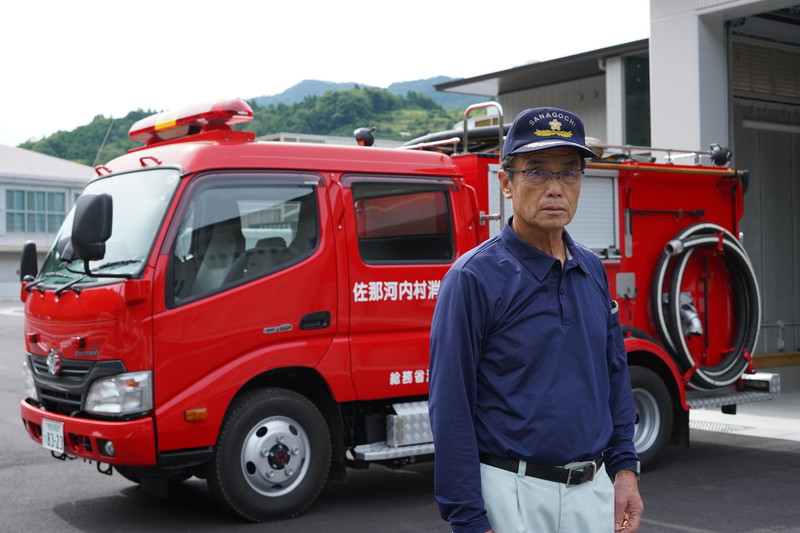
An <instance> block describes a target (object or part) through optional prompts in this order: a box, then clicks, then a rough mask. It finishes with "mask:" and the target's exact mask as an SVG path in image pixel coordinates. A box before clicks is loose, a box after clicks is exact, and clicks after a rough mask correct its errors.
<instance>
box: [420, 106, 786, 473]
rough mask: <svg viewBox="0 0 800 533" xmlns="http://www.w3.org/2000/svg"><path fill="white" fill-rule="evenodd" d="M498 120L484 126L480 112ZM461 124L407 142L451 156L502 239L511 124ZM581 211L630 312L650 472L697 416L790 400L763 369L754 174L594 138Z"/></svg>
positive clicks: (576, 228)
mask: <svg viewBox="0 0 800 533" xmlns="http://www.w3.org/2000/svg"><path fill="white" fill-rule="evenodd" d="M482 108H489V109H490V110H492V111H493V112H491V113H489V114H488V116H486V117H479V119H478V120H477V121H475V122H484V123H491V122H492V117H494V124H491V125H484V126H475V124H474V123H470V121H469V116H470V114H471V113H473V112H475V111H478V110H481V109H482ZM463 118H464V120H463V122H462V124H461V126H459V127H457V128H455V129H453V130H450V131H444V132H437V133H433V134H429V135H426V136H424V137H420V138H418V139H415V140H412V141H409V142H408V143H407V145H406V148H407V149H422V150H434V151H437V152H441V153H445V154H448V155H450V156H451V157H452V158H453V161H454V162H455V163H456V164H457V165H458V166H459V168H461V170H462V172H463V173H464V176H465V180H466V181H467V183H469V184H471V185H472V186H473V187H474V188H475V189H476V191H478V194H477V196H478V221H477V224H476V226H477V227H478V228H479V229H478V233H479V240H483V239H486V238H488V237H489V236H491V235H494V234H495V233H497V232H499V231H500V229H501V227H502V225H503V224H504V222H505V220H506V219H507V217H508V216H510V215H511V210H512V206H511V203H510V201H509V200H507V199H504V197H503V195H501V194H500V191H499V186H498V181H497V171H498V169H499V160H498V157H497V153H498V152H500V151H501V146H502V139H503V136H504V133H505V131H506V130H507V128H508V126H504V125H503V124H504V121H503V110H502V107H501V106H500V105H499V104H497V103H496V102H486V103H481V104H476V105H473V106H471V107H470V108H468V109H467V110H466V112H465V113H464V117H463ZM595 144H596V145H595V146H593V149H594V150H595V152H597V153H599V157H598V158H597V159H594V160H591V161H589V162H588V163H587V168H586V172H585V175H584V179H583V182H582V185H581V196H580V205H579V207H578V209H577V213H576V215H575V218H574V219H573V221H572V222H571V223H570V224H569V225H568V226H567V230H568V231H569V232H570V234H571V235H572V237H573V238H574V239H575V240H576V241H578V242H580V243H582V244H583V245H585V246H587V247H589V248H591V249H592V250H593V251H594V252H595V253H596V254H597V255H598V256H599V257H600V259H601V260H602V262H603V264H604V266H605V268H606V272H607V274H608V277H609V286H610V290H611V297H612V298H614V299H615V300H616V301H617V302H618V304H619V308H620V322H621V324H622V329H623V333H624V335H625V345H626V350H627V352H628V364H629V369H630V374H631V381H632V385H633V393H634V400H635V403H636V410H637V423H636V432H635V436H634V443H635V445H636V449H637V452H638V453H639V455H640V457H641V459H642V464H643V465H644V466H645V467H649V466H652V465H653V463H654V462H655V461H656V460H657V459H658V458H659V456H660V455H661V454H662V452H663V451H664V448H665V447H666V446H667V445H668V444H670V443H672V444H683V445H688V442H689V411H690V409H693V408H720V409H722V410H723V411H724V412H726V413H731V414H733V413H735V412H736V406H737V405H738V404H741V403H745V402H752V401H761V400H769V399H773V398H776V397H778V396H779V395H780V375H779V374H773V373H766V372H756V369H755V368H754V366H753V362H752V353H753V350H754V349H755V346H756V341H757V338H758V333H759V329H760V321H761V302H760V294H759V288H758V280H757V279H756V275H755V272H754V270H753V266H752V264H751V262H750V259H749V257H748V255H747V252H746V250H745V248H744V246H743V244H742V236H741V235H740V232H739V225H740V221H741V218H742V216H743V195H744V194H745V192H746V190H747V185H748V181H749V179H750V176H749V173H748V172H747V171H744V170H737V169H734V168H731V167H730V160H731V156H732V154H731V152H730V151H729V150H728V149H726V148H724V147H721V146H719V145H712V146H711V147H710V149H709V150H708V151H681V150H672V149H658V148H652V147H634V146H609V145H603V144H602V143H601V142H600V141H595Z"/></svg>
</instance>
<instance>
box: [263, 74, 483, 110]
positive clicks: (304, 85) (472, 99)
mask: <svg viewBox="0 0 800 533" xmlns="http://www.w3.org/2000/svg"><path fill="white" fill-rule="evenodd" d="M454 79H455V78H449V77H447V76H437V77H435V78H427V79H424V80H414V81H401V82H395V83H392V84H391V85H389V87H387V88H386V90H387V91H389V92H390V93H392V94H396V95H398V96H405V95H406V94H408V93H409V92H414V93H417V94H422V95H425V96H427V97H428V98H430V99H431V100H433V101H434V102H436V103H437V104H439V105H440V106H442V107H443V108H445V109H458V110H461V111H463V110H464V109H466V108H467V107H468V106H470V105H472V104H475V103H478V102H482V101H484V100H486V98H485V97H483V96H469V95H463V94H454V93H443V92H439V91H437V90H436V89H435V88H434V86H435V85H438V84H440V83H445V82H448V81H452V80H454ZM355 87H368V88H374V87H372V86H370V85H364V84H359V83H355V82H347V83H334V82H331V81H320V80H303V81H301V82H300V83H298V84H297V85H293V86H292V87H289V88H288V89H286V90H285V91H283V92H282V93H279V94H274V95H272V96H258V97H256V98H253V99H252V100H253V101H254V102H255V103H256V104H258V106H259V107H266V106H268V105H278V104H285V105H292V104H296V103H298V102H302V101H303V98H305V97H307V96H322V95H323V94H325V93H326V92H328V91H346V90H348V89H353V88H355Z"/></svg>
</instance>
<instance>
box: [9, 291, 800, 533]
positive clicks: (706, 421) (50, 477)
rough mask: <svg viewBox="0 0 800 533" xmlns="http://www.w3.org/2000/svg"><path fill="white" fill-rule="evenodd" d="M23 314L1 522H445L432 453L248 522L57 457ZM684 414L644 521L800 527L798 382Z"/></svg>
mask: <svg viewBox="0 0 800 533" xmlns="http://www.w3.org/2000/svg"><path fill="white" fill-rule="evenodd" d="M21 325H22V317H21V314H20V313H19V305H18V304H17V305H8V304H5V303H2V304H0V370H2V375H0V429H2V431H0V448H1V449H2V450H3V451H2V453H0V532H4V531H9V532H11V531H14V532H36V533H41V532H49V531H65V532H101V531H109V530H115V531H117V532H127V531H131V532H133V531H148V533H157V532H170V533H174V532H176V531H192V532H194V531H203V532H205V531H244V530H247V531H259V532H293V533H294V532H296V533H323V532H324V533H339V532H341V533H344V532H348V533H350V532H357V533H358V532H370V533H373V532H378V533H405V532H412V531H413V532H424V531H426V532H442V533H444V532H446V531H449V527H448V526H447V524H445V523H444V522H443V521H441V520H440V519H439V517H438V512H437V509H436V504H435V502H434V499H433V469H432V465H431V464H430V463H425V464H419V465H414V466H411V467H409V468H405V469H402V470H389V469H386V468H382V467H372V468H370V469H369V470H350V471H349V482H348V483H347V484H339V483H329V484H328V485H327V486H326V487H325V489H324V490H323V492H322V494H321V495H320V498H319V499H318V501H317V502H316V503H315V504H314V506H312V508H311V509H310V510H309V511H308V512H307V513H305V514H303V515H302V516H300V517H298V518H295V519H293V520H289V521H283V522H273V523H267V524H246V523H242V522H241V521H237V520H236V519H235V518H232V517H231V516H230V515H228V514H227V513H225V512H224V511H223V510H222V509H221V508H220V507H219V506H218V505H217V503H216V502H215V501H214V500H213V498H212V497H211V495H210V493H209V492H208V489H207V488H206V486H205V483H203V482H202V481H201V480H198V479H192V480H189V481H187V482H186V483H184V484H182V485H181V486H180V487H178V488H177V490H175V491H174V492H172V493H171V494H170V496H169V498H167V499H164V498H159V497H156V496H153V495H151V494H147V493H144V492H143V491H141V490H140V489H139V488H138V487H137V486H136V485H133V484H131V483H129V482H127V481H126V480H124V479H122V478H121V476H118V475H114V476H112V477H106V476H102V475H100V474H98V473H97V472H96V470H95V467H94V466H93V465H87V464H84V463H82V462H80V461H71V462H67V463H62V462H60V461H56V460H54V459H52V458H51V457H50V456H49V454H47V453H46V452H45V451H43V450H42V449H41V448H40V447H38V446H36V445H35V444H34V443H33V442H32V441H30V439H29V438H28V436H27V434H25V431H24V429H23V428H22V424H21V423H20V422H19V406H18V405H19V400H20V396H21V392H22V391H23V390H24V388H23V387H22V373H21V372H20V371H19V369H20V363H21V358H22V356H21V354H22V330H21ZM690 419H691V423H690V427H691V430H690V438H691V445H690V446H689V447H688V448H680V447H669V448H668V449H667V451H666V452H665V454H664V455H663V457H662V458H661V460H660V462H659V463H658V464H656V465H655V467H654V468H652V469H650V470H648V471H645V472H644V473H643V475H642V479H641V482H640V490H641V492H642V496H643V499H644V502H645V514H644V518H643V521H642V526H641V528H640V531H641V532H642V533H765V532H798V533H800V387H796V388H794V389H792V388H787V387H784V391H783V393H782V395H781V397H780V398H778V399H776V400H770V401H766V402H756V403H752V404H744V405H741V406H739V408H738V414H737V415H726V414H722V413H721V412H720V411H719V410H696V411H692V413H691V415H690ZM576 533H580V532H576Z"/></svg>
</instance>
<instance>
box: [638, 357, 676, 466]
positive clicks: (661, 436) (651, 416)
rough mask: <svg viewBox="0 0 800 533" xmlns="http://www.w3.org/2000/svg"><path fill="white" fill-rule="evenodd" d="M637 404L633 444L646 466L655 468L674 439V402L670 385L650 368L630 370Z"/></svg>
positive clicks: (643, 464) (639, 367)
mask: <svg viewBox="0 0 800 533" xmlns="http://www.w3.org/2000/svg"><path fill="white" fill-rule="evenodd" d="M629 371H630V376H631V386H632V388H633V402H634V404H635V405H636V429H635V432H634V435H633V444H634V446H636V452H637V453H638V454H639V460H640V461H641V462H642V466H645V467H647V466H651V465H652V464H653V463H654V462H655V460H656V458H657V457H658V456H659V455H661V453H662V452H663V451H664V448H666V446H667V444H669V440H670V438H671V437H672V420H673V413H672V401H671V399H670V395H669V391H668V390H667V386H666V385H664V382H663V381H662V380H661V378H660V377H659V376H658V374H656V373H655V372H653V371H652V370H650V369H648V368H644V367H641V366H631V367H630V368H629Z"/></svg>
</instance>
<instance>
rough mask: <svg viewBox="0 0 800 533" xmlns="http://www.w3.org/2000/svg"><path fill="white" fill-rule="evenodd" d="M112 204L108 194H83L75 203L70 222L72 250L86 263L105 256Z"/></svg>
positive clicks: (109, 232) (109, 231)
mask: <svg viewBox="0 0 800 533" xmlns="http://www.w3.org/2000/svg"><path fill="white" fill-rule="evenodd" d="M112 215H113V202H112V199H111V196H110V195H108V194H84V195H81V196H79V197H78V201H77V202H75V218H74V219H73V221H72V239H71V240H72V250H73V252H74V253H75V255H77V256H78V257H79V258H80V259H83V260H84V262H85V263H86V266H87V270H88V264H89V261H99V260H100V259H102V258H103V257H104V256H105V255H106V241H107V240H108V239H109V237H111V221H112Z"/></svg>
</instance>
